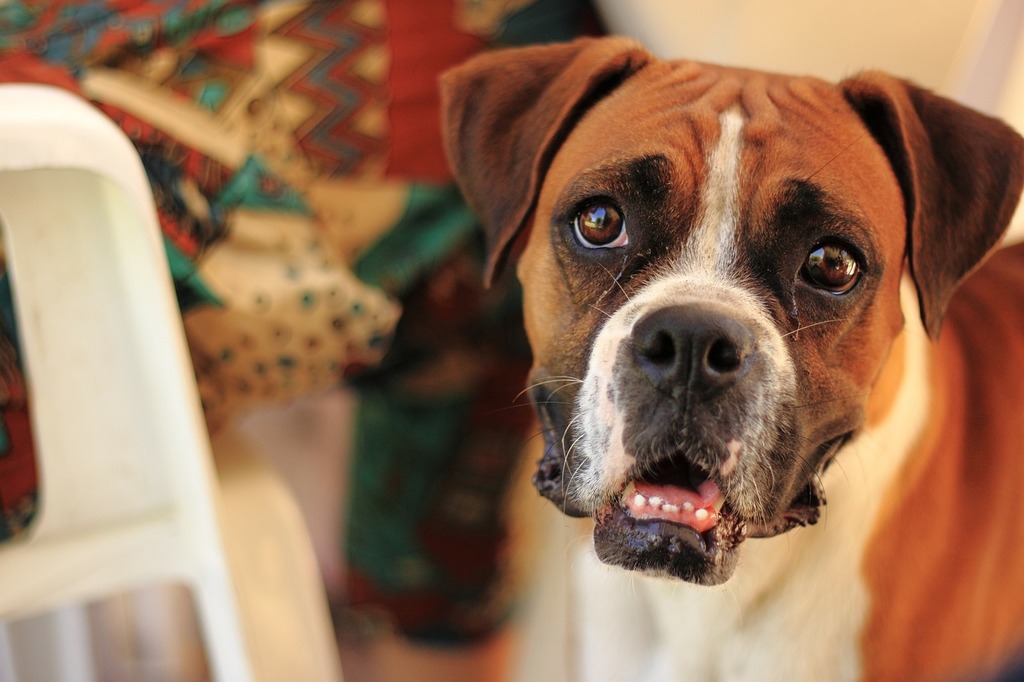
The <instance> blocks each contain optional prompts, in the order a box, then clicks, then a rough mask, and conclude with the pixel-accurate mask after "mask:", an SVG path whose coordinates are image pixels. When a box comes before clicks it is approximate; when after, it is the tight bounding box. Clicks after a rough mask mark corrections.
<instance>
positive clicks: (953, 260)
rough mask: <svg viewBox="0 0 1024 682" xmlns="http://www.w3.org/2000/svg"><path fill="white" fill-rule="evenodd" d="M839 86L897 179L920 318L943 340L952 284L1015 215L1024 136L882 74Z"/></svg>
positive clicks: (1022, 171) (982, 255)
mask: <svg viewBox="0 0 1024 682" xmlns="http://www.w3.org/2000/svg"><path fill="white" fill-rule="evenodd" d="M840 87H841V88H842V89H843V92H844V94H845V96H846V99H847V101H848V102H849V103H850V104H851V105H852V106H853V108H854V109H855V110H856V111H857V113H858V114H859V115H860V117H861V119H862V120H863V121H864V123H865V125H866V126H867V128H868V130H869V131H870V132H871V134H872V136H874V138H875V140H877V141H878V143H879V144H880V145H881V146H882V149H883V150H884V151H885V154H886V156H888V158H889V163H890V164H891V165H892V168H893V170H894V171H895V173H896V178H897V180H898V181H899V183H900V189H901V190H902V192H903V201H904V204H905V210H906V215H907V247H906V253H907V258H908V259H909V261H910V272H911V275H912V276H913V278H914V282H915V284H916V286H917V294H918V299H919V301H920V304H921V319H922V320H923V322H924V325H925V328H926V329H927V330H928V334H929V335H930V336H931V337H932V338H933V339H934V338H937V337H938V334H939V328H940V325H941V323H942V316H943V313H944V312H945V310H946V305H947V304H948V303H949V299H950V297H951V296H952V295H953V291H954V289H956V287H957V285H958V284H959V283H960V282H961V281H962V280H963V278H964V277H966V276H967V274H968V273H969V272H970V271H971V270H972V269H974V268H975V267H976V266H977V265H978V264H979V263H981V261H982V260H984V258H985V256H986V255H987V254H988V252H989V251H990V250H991V249H992V247H994V246H995V245H996V243H997V242H998V241H999V238H1000V237H1001V236H1002V235H1003V232H1005V231H1006V228H1007V227H1008V226H1009V223H1010V219H1011V218H1012V217H1013V212H1014V209H1015V208H1016V206H1017V201H1018V199H1019V197H1020V192H1021V184H1022V183H1024V140H1022V139H1021V137H1020V136H1019V135H1018V134H1017V133H1016V132H1014V131H1013V129H1012V128H1010V127H1009V126H1007V125H1006V124H1004V123H1003V122H1001V121H999V120H997V119H994V118H991V117H989V116H985V115H984V114H981V113H979V112H977V111H974V110H972V109H969V108H967V107H965V106H962V105H960V104H957V103H956V102H953V101H952V100H949V99H946V98H944V97H940V96H938V95H935V94H933V93H931V92H929V91H927V90H924V89H922V88H919V87H917V86H915V85H913V84H911V83H908V82H906V81H903V80H899V79H897V78H893V77H891V76H887V75H885V74H882V73H866V74H862V75H860V76H857V77H855V78H851V79H849V80H846V81H843V82H842V83H840Z"/></svg>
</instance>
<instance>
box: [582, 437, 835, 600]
mask: <svg viewBox="0 0 1024 682" xmlns="http://www.w3.org/2000/svg"><path fill="white" fill-rule="evenodd" d="M846 438H847V436H845V435H844V436H840V437H838V438H835V439H833V440H831V441H829V442H827V443H825V444H823V445H822V446H821V448H822V452H823V453H824V456H825V457H826V458H831V457H832V456H833V455H834V454H835V452H836V451H837V450H838V449H839V447H840V446H841V444H842V442H844V441H845V439H846ZM823 461H824V459H823ZM824 503H825V498H824V492H823V490H822V489H821V485H820V482H819V477H818V476H812V477H811V478H810V480H809V481H808V483H807V484H806V486H805V487H804V488H803V489H802V490H801V491H800V492H799V493H798V494H797V495H796V496H795V497H794V498H793V499H792V500H791V501H790V504H789V505H788V506H787V507H786V508H785V509H784V510H783V511H782V512H781V513H779V514H776V515H774V516H773V517H772V518H770V519H766V520H759V521H755V520H751V519H745V518H743V517H741V516H740V515H739V514H738V513H737V512H736V511H735V510H734V509H733V507H732V506H731V505H730V504H729V501H728V498H727V496H726V495H725V494H724V493H723V492H722V489H721V487H720V485H719V483H718V482H717V481H715V480H714V479H713V478H712V477H710V476H709V475H708V474H706V473H705V472H703V471H701V470H700V469H698V468H697V467H695V466H693V465H692V464H688V463H686V464H680V463H677V462H675V461H674V460H673V462H671V463H665V464H663V465H662V466H660V467H659V468H658V469H656V470H655V471H653V472H651V473H648V474H644V475H643V476H642V477H641V478H639V479H636V480H633V481H630V482H629V483H627V484H626V485H625V487H624V488H623V490H622V492H621V494H620V495H618V497H617V498H616V499H615V500H614V501H613V502H611V503H609V504H606V505H605V506H604V507H602V508H601V509H600V510H599V511H598V512H597V513H596V514H595V516H594V519H595V528H594V548H595V550H596V552H597V555H598V557H599V558H600V559H601V560H602V561H604V562H606V563H609V564H615V565H618V566H622V567H623V568H627V569H631V570H638V571H643V572H647V573H653V574H658V575H667V576H671V577H675V578H680V579H683V580H687V581H689V582H695V583H700V584H705V585H713V584H719V583H721V582H724V581H725V580H727V579H728V578H729V576H731V575H732V571H733V569H734V567H735V563H736V558H737V555H736V552H735V550H736V548H737V547H738V546H739V545H740V543H742V542H743V541H744V540H745V539H747V538H748V537H761V538H763V537H772V536H774V535H779V534H781V533H785V532H786V531H789V530H791V529H793V528H796V527H799V526H807V525H812V524H814V523H816V522H817V520H818V518H819V515H820V509H821V506H822V505H824Z"/></svg>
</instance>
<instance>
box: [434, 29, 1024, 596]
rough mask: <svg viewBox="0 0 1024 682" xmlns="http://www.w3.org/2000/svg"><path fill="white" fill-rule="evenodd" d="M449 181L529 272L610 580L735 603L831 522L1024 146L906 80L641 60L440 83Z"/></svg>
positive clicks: (530, 55) (565, 446)
mask: <svg viewBox="0 0 1024 682" xmlns="http://www.w3.org/2000/svg"><path fill="white" fill-rule="evenodd" d="M442 89H443V95H444V102H445V104H444V108H445V116H446V136H447V138H446V139H447V145H448V152H449V157H450V160H451V162H452V166H453V168H454V170H455V173H456V176H457V178H458V180H459V182H460V184H461V186H462V188H463V190H464V193H465V194H466V197H467V199H468V201H469V202H470V204H471V205H472V206H473V207H474V208H475V209H476V210H477V212H478V213H479V214H480V216H481V217H482V219H483V222H484V223H485V225H486V227H487V230H488V235H489V240H490V263H489V268H488V276H489V277H490V276H494V274H495V272H496V271H497V270H499V269H500V268H501V267H502V264H503V262H504V261H505V260H506V259H507V258H508V257H509V255H510V254H511V253H513V252H517V253H518V252H521V254H520V256H519V266H518V272H519V277H520V279H521V281H522V284H523V287H524V296H525V320H526V326H527V333H528V335H529V338H530V342H531V345H532V347H533V351H534V357H535V360H534V370H533V376H532V386H533V388H532V389H531V391H532V398H533V401H534V403H535V405H536V407H537V410H538V413H539V415H540V417H541V420H542V423H543V425H544V428H545V432H546V435H547V450H546V454H545V456H544V458H543V459H542V461H541V462H540V467H539V471H538V473H537V476H536V478H535V482H536V483H537V486H538V488H539V490H540V491H541V493H542V494H544V495H545V496H547V497H549V498H550V499H552V500H553V501H554V502H555V503H556V504H558V506H559V507H560V508H562V509H563V510H564V511H565V512H566V513H569V514H573V515H590V516H593V517H594V518H595V521H596V527H595V547H596V549H597V552H598V555H599V556H600V557H601V558H602V559H604V560H605V561H608V562H610V563H615V564H619V565H622V566H625V567H628V568H635V569H640V570H645V571H648V572H653V573H660V574H668V575H673V576H677V577H680V578H683V579H686V580H690V581H694V582H698V583H706V584H713V583H719V582H722V581H724V580H726V579H728V578H729V576H730V575H731V574H732V571H733V568H734V566H735V561H736V549H737V547H738V546H739V544H740V543H741V542H742V541H743V540H744V539H745V538H747V537H765V536H771V535H775V534H778V533H781V532H784V531H786V530H788V529H790V528H792V527H794V526H796V525H804V524H808V523H813V522H814V521H815V520H816V519H817V517H818V513H819V506H820V505H821V504H822V503H823V497H822V491H821V489H820V486H819V485H818V483H817V481H818V476H817V474H818V473H820V471H821V470H822V469H823V467H824V466H826V465H827V463H828V462H829V461H830V460H831V459H832V458H833V457H834V456H835V453H836V452H837V450H838V449H839V448H841V447H842V445H843V444H844V443H845V442H846V441H847V440H848V439H849V438H850V437H851V436H852V435H854V434H856V433H857V432H858V430H860V429H861V428H862V427H863V424H864V422H865V413H866V411H867V409H868V408H869V402H870V398H869V396H870V395H871V393H872V388H873V387H874V385H875V384H876V382H877V381H878V378H879V375H880V373H881V371H882V368H883V365H884V363H885V361H886V358H887V356H888V354H889V350H890V348H891V346H892V345H893V343H894V340H895V339H896V338H897V337H898V335H899V333H900V330H901V329H902V326H903V314H902V311H901V308H900V301H899V288H900V279H901V276H902V274H903V272H904V266H905V265H906V266H908V267H907V271H908V272H909V273H910V274H911V275H912V277H913V280H914V283H915V285H916V288H917V292H918V299H919V303H920V306H919V307H920V314H921V318H922V321H923V323H924V325H925V327H926V329H927V330H928V331H929V333H930V334H931V335H932V336H936V335H937V334H938V330H939V326H940V321H941V318H942V315H943V311H944V309H945V307H946V303H947V302H948V300H949V298H950V296H951V295H952V292H953V290H954V289H955V287H956V286H957V284H958V282H959V281H960V280H962V278H963V277H964V276H965V275H966V274H967V273H968V272H969V271H970V270H971V269H972V268H973V267H975V266H976V265H977V263H978V262H979V261H980V260H981V259H982V258H983V257H984V256H985V254H986V253H987V252H988V251H989V250H990V249H991V248H992V247H993V245H994V244H995V243H996V242H997V241H998V239H999V237H1000V235H1001V234H1002V232H1003V230H1004V229H1005V227H1006V225H1007V224H1008V222H1009V220H1010V217H1011V215H1012V212H1013V209H1014V207H1015V206H1016V201H1017V196H1018V193H1019V191H1020V186H1021V182H1022V164H1021V154H1022V152H1024V148H1022V141H1021V139H1020V138H1019V137H1018V136H1017V135H1016V134H1015V133H1014V132H1012V131H1011V130H1010V129H1009V128H1008V127H1006V126H1005V125H1003V124H1001V123H999V122H998V121H995V120H993V119H990V118H987V117H985V116H983V115H981V114H978V113H976V112H972V111H970V110H968V109H966V108H964V107H962V106H959V105H957V104H955V103H953V102H951V101H949V100H946V99H943V98H941V97H938V96H936V95H933V94H931V93H929V92H927V91H925V90H922V89H920V88H917V87H915V86H913V85H910V84H908V83H906V82H903V81H900V80H897V79H894V78H891V77H888V76H885V75H882V74H869V75H864V76H861V77H857V78H853V79H850V80H847V81H844V82H842V83H840V84H838V85H832V84H828V83H825V82H823V81H820V80H816V79H812V78H791V77H784V76H778V75H772V74H766V73H760V72H754V71H744V70H738V69H729V68H721V67H715V66H709V65H704V64H697V63H688V62H672V63H668V62H662V61H658V60H656V59H654V58H653V57H652V56H651V55H650V54H648V53H647V52H645V51H644V50H643V49H642V48H640V47H639V46H637V45H636V44H634V43H632V42H630V41H626V40H622V39H601V40H581V41H577V42H574V43H569V44H563V45H554V46H546V47H536V48H526V49H521V50H515V51H503V52H496V53H491V54H487V55H483V56H481V57H478V58H477V59H475V60H473V61H471V62H470V63H468V64H466V65H464V66H462V67H460V68H458V69H456V70H454V71H453V72H450V73H449V74H447V75H446V76H445V77H444V79H443V82H442Z"/></svg>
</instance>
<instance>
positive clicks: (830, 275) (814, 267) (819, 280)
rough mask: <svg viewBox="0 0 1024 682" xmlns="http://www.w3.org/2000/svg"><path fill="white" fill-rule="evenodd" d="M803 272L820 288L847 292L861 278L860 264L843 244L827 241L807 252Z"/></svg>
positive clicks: (840, 292)
mask: <svg viewBox="0 0 1024 682" xmlns="http://www.w3.org/2000/svg"><path fill="white" fill-rule="evenodd" d="M801 272H802V274H803V277H804V279H806V280H807V281H808V282H810V283H811V284H812V285H814V286H816V287H818V288H819V289H824V290H826V291H829V292H832V293H833V294H845V293H846V292H847V291H849V290H850V289H852V288H853V286H854V285H855V284H856V283H857V280H859V279H860V264H859V263H858V262H857V259H856V258H854V257H853V254H852V253H850V251H849V250H847V249H846V248H845V247H844V246H843V245H842V244H839V243H836V242H827V243H825V244H822V245H821V246H818V247H817V248H815V249H814V250H813V251H811V252H810V253H809V254H807V260H805V261H804V267H803V270H801Z"/></svg>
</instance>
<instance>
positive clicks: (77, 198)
mask: <svg viewBox="0 0 1024 682" xmlns="http://www.w3.org/2000/svg"><path fill="white" fill-rule="evenodd" d="M37 138H45V139H37ZM149 196H150V190H149V187H148V186H146V184H145V174H144V172H143V171H142V168H141V164H140V161H139V157H138V154H137V152H136V151H135V150H134V148H133V147H132V146H131V144H130V143H129V142H128V141H127V139H126V138H125V136H124V135H123V134H122V133H121V132H120V130H118V129H117V128H116V126H114V125H113V123H111V122H110V121H109V120H107V119H106V118H105V117H103V116H102V115H101V114H99V113H98V112H96V111H95V110H94V109H92V108H91V107H90V106H89V105H88V104H87V103H85V102H83V101H81V100H80V99H78V98H76V97H74V96H73V95H70V94H69V93H65V92H63V91H60V90H57V89H54V88H47V87H45V86H31V85H8V86H3V87H2V88H0V222H2V229H3V235H4V241H5V245H6V258H7V267H8V269H9V271H10V273H11V277H12V288H13V291H14V297H15V307H16V310H17V313H18V315H17V317H18V320H19V325H20V328H19V336H20V348H21V356H22V360H23V363H24V365H25V368H24V369H25V373H26V380H27V383H28V387H29V392H30V393H29V395H30V398H31V408H32V416H33V422H34V427H35V429H34V430H35V432H36V434H37V435H36V442H37V449H38V455H39V457H40V465H41V478H42V493H41V514H40V517H39V518H38V520H37V525H36V527H35V529H34V532H35V534H36V536H37V537H41V536H45V535H47V534H52V533H65V532H67V533H80V532H82V531H84V530H86V529H88V528H89V527H92V526H96V525H99V524H105V523H111V522H114V523H118V522H121V521H122V520H123V519H124V518H126V517H133V516H136V515H140V514H147V513H152V512H156V511H158V510H160V509H162V508H165V507H166V506H167V505H168V504H170V503H171V501H172V500H173V499H174V498H176V497H178V496H180V495H182V494H184V495H188V493H189V490H188V488H189V487H191V486H194V485H196V483H197V482H198V483H199V484H201V485H207V486H208V485H209V484H210V481H211V480H212V478H211V473H210V471H209V470H208V466H206V462H208V460H209V457H208V455H209V443H208V439H207V436H206V430H205V424H204V423H203V422H202V418H201V412H200V409H199V402H198V397H197V394H196V388H195V381H194V375H193V374H192V370H191V362H190V360H189V356H188V353H187V350H186V346H185V342H184V334H183V331H182V328H181V321H180V316H179V313H178V310H177V307H176V303H175V299H174V295H173V290H172V288H171V279H170V275H169V273H168V267H167V263H166V257H165V255H164V251H163V247H162V244H161V241H160V236H159V235H160V231H159V228H158V226H157V221H156V215H155V212H154V209H153V207H152V203H151V201H150V202H149V203H148V204H146V203H143V204H141V205H140V204H139V201H138V198H139V197H149ZM195 492H197V493H198V492H199V491H195ZM194 499H195V503H196V504H197V505H199V506H202V505H203V503H204V500H206V499H208V495H206V494H197V495H195V496H194ZM197 514H198V517H199V518H203V517H206V518H207V519H208V518H209V517H208V513H207V512H206V511H205V510H197ZM204 520H205V519H204Z"/></svg>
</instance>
